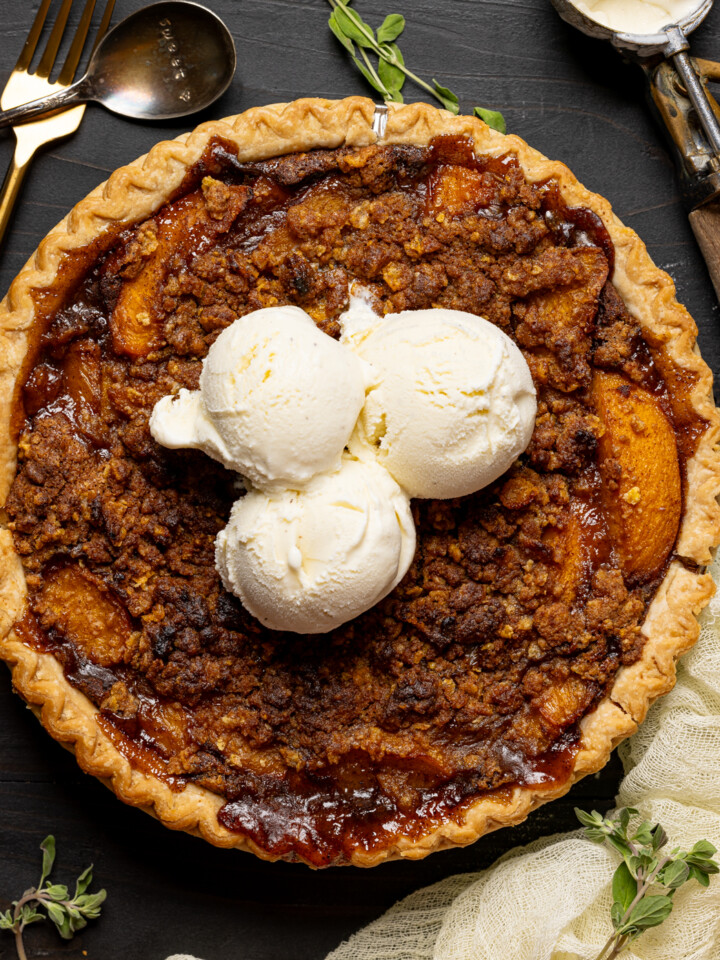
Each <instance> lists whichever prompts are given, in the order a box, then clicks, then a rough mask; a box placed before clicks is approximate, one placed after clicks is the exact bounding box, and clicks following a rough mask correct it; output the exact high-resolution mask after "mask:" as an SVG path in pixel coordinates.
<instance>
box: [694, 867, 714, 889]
mask: <svg viewBox="0 0 720 960" xmlns="http://www.w3.org/2000/svg"><path fill="white" fill-rule="evenodd" d="M690 879H695V880H697V882H698V883H699V884H700V886H701V887H709V886H710V877H709V876H708V874H707V873H703V871H702V870H699V869H698V868H697V867H696V866H695V865H694V864H691V865H690Z"/></svg>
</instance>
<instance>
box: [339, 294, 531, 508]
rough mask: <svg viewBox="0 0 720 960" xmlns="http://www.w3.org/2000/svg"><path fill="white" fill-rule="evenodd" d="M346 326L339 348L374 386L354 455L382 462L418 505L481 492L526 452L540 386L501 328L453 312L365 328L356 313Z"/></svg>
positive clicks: (418, 314)
mask: <svg viewBox="0 0 720 960" xmlns="http://www.w3.org/2000/svg"><path fill="white" fill-rule="evenodd" d="M358 309H359V310H360V309H362V310H365V308H364V307H362V308H360V307H358ZM341 320H342V322H343V336H342V337H341V340H343V341H345V342H347V343H348V345H349V346H351V347H352V348H353V349H354V351H355V352H356V353H357V355H358V356H359V357H360V358H361V359H362V360H365V361H367V362H368V363H369V364H370V365H371V367H372V372H373V378H374V382H370V385H369V388H368V393H367V396H366V399H365V405H364V407H363V409H362V412H361V414H360V417H359V419H358V422H357V426H356V428H355V432H354V434H353V437H352V439H351V441H350V449H351V451H352V452H353V453H354V454H355V455H356V456H358V457H359V458H361V459H362V458H369V457H370V456H372V457H375V458H376V459H377V461H378V462H379V463H380V464H382V465H383V466H384V467H386V468H387V469H388V470H389V471H390V473H391V474H392V475H393V477H394V478H395V480H397V482H398V483H399V484H400V486H401V487H402V488H403V489H404V490H405V491H406V492H407V493H408V494H409V495H410V496H411V497H432V498H439V499H446V498H449V497H461V496H465V495H466V494H469V493H473V492H474V491H475V490H479V489H480V488H481V487H484V486H486V485H487V484H488V483H491V482H492V481H493V480H495V479H496V478H497V477H499V476H500V475H501V474H502V473H504V472H505V471H506V470H507V469H508V468H509V467H510V466H511V464H512V463H513V462H514V461H515V459H516V458H517V457H518V456H519V455H520V454H521V453H522V452H523V450H525V448H526V447H527V445H528V443H529V442H530V438H531V436H532V432H533V428H534V425H535V411H536V400H535V388H534V386H533V382H532V377H531V375H530V370H529V369H528V366H527V363H526V362H525V359H524V358H523V355H522V354H521V353H520V350H519V349H518V348H517V346H516V345H515V344H514V343H513V341H512V340H511V339H510V338H509V337H508V336H507V335H506V334H504V333H503V332H502V331H501V330H500V329H499V328H498V327H496V326H495V325H494V324H492V323H490V322H489V321H487V320H485V319H483V318H482V317H476V316H475V315H474V314H471V313H464V312H462V311H459V310H446V309H433V310H408V311H404V312H402V313H396V314H390V315H388V316H386V317H385V318H384V319H383V320H382V321H381V322H379V323H378V322H377V318H375V319H374V320H372V321H371V322H369V323H368V324H367V325H366V326H363V323H362V316H360V315H359V314H358V315H351V311H349V312H348V314H347V315H345V316H344V317H343V318H341Z"/></svg>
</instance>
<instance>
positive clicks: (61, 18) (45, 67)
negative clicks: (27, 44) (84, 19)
mask: <svg viewBox="0 0 720 960" xmlns="http://www.w3.org/2000/svg"><path fill="white" fill-rule="evenodd" d="M72 2H73V0H64V2H63V5H62V7H60V12H59V13H58V16H57V20H56V21H55V26H54V27H53V29H52V33H51V34H50V36H49V37H48V42H47V44H46V45H45V52H44V53H43V55H42V60H41V61H40V64H39V65H38V68H37V70H36V71H35V75H36V76H38V77H49V76H50V71H51V70H52V68H53V64H54V63H55V57H56V56H57V52H58V47H59V46H60V41H61V40H62V36H63V33H64V32H65V24H66V23H67V18H68V15H69V13H70V7H71V6H72Z"/></svg>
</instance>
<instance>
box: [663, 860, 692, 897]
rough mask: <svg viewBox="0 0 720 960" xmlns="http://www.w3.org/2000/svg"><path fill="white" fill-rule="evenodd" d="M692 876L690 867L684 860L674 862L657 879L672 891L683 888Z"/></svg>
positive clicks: (666, 866)
mask: <svg viewBox="0 0 720 960" xmlns="http://www.w3.org/2000/svg"><path fill="white" fill-rule="evenodd" d="M689 876H690V867H689V866H688V864H687V863H686V862H685V861H684V860H673V861H671V862H670V863H668V864H666V865H665V866H664V867H663V868H662V870H661V871H660V872H659V873H658V876H657V879H658V881H659V882H660V883H662V884H663V886H665V887H670V889H671V890H675V889H677V887H681V886H682V885H683V884H684V883H685V881H686V880H687V879H688V877H689Z"/></svg>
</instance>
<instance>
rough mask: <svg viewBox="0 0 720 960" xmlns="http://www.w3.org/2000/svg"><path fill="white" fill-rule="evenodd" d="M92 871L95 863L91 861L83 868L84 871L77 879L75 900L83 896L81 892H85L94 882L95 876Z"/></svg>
mask: <svg viewBox="0 0 720 960" xmlns="http://www.w3.org/2000/svg"><path fill="white" fill-rule="evenodd" d="M92 872H93V865H92V863H91V864H90V866H89V867H87V868H86V869H85V870H83V872H82V873H81V874H80V876H79V877H78V878H77V880H76V881H75V896H74V897H73V900H77V899H78V897H79V896H81V894H83V893H85V891H86V890H87V888H88V887H89V886H90V884H91V883H92V876H93V875H92Z"/></svg>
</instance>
